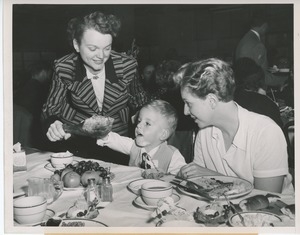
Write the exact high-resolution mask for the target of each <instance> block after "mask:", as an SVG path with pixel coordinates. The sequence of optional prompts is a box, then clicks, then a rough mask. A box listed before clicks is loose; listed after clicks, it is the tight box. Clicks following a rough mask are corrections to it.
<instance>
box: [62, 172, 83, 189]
mask: <svg viewBox="0 0 300 235" xmlns="http://www.w3.org/2000/svg"><path fill="white" fill-rule="evenodd" d="M62 181H63V183H64V187H66V188H76V187H78V186H79V185H80V175H79V174H78V173H76V172H75V171H70V172H68V173H67V174H65V175H64V177H63V178H62Z"/></svg>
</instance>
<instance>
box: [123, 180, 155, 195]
mask: <svg viewBox="0 0 300 235" xmlns="http://www.w3.org/2000/svg"><path fill="white" fill-rule="evenodd" d="M151 181H153V179H138V180H134V181H132V182H130V183H129V184H128V186H127V187H128V188H129V189H130V190H131V191H132V192H133V193H134V194H136V195H140V189H141V186H142V184H144V183H147V182H151ZM155 181H156V180H155Z"/></svg>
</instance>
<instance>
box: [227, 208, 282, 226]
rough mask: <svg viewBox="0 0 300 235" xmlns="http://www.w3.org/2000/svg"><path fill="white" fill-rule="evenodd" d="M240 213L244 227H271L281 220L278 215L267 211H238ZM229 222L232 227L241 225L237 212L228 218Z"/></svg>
mask: <svg viewBox="0 0 300 235" xmlns="http://www.w3.org/2000/svg"><path fill="white" fill-rule="evenodd" d="M240 215H241V216H243V218H244V221H245V225H246V227H271V226H274V224H276V223H280V222H282V220H281V218H280V217H279V216H278V215H275V214H272V213H269V212H240ZM229 224H230V225H231V226H232V227H243V225H242V224H241V219H240V217H239V215H238V214H234V215H232V216H231V217H230V218H229ZM272 224H273V225H272Z"/></svg>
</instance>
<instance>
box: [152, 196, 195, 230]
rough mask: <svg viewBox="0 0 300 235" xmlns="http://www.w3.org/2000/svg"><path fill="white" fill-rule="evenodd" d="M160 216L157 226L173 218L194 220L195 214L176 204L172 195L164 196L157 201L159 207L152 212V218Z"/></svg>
mask: <svg viewBox="0 0 300 235" xmlns="http://www.w3.org/2000/svg"><path fill="white" fill-rule="evenodd" d="M156 218H158V219H159V221H158V224H157V226H159V225H161V224H162V223H165V222H166V221H172V220H186V221H193V215H192V214H191V213H189V212H187V211H186V210H185V209H183V208H181V207H177V206H176V205H175V202H174V199H173V198H172V197H166V198H162V199H161V200H159V201H158V202H157V208H156V209H155V211H154V212H153V213H152V214H151V219H156Z"/></svg>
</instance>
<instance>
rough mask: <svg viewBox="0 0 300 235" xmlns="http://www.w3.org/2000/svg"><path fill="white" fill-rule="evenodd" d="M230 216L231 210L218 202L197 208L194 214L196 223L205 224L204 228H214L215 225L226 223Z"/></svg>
mask: <svg viewBox="0 0 300 235" xmlns="http://www.w3.org/2000/svg"><path fill="white" fill-rule="evenodd" d="M230 215H232V211H231V208H230V207H229V206H228V205H227V204H224V205H222V204H221V203H220V202H217V201H215V202H212V203H209V204H207V205H205V206H201V207H197V209H196V211H195V212H194V219H195V221H196V223H201V224H205V225H206V226H214V225H216V224H223V223H226V222H227V220H228V219H229V217H230Z"/></svg>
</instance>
